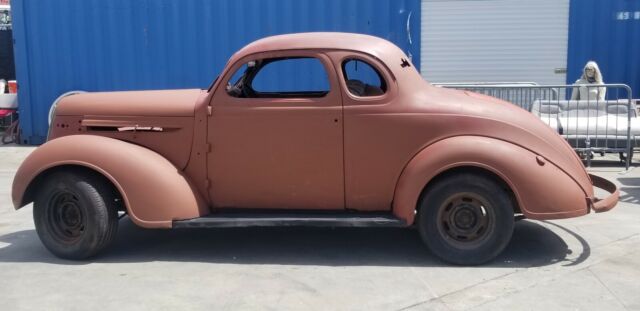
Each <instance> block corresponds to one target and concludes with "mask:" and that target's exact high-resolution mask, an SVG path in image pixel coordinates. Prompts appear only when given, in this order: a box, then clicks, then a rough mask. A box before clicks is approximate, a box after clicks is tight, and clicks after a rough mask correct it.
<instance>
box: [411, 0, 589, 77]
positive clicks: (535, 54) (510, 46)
mask: <svg viewBox="0 0 640 311" xmlns="http://www.w3.org/2000/svg"><path fill="white" fill-rule="evenodd" d="M568 25H569V0H536V1H528V0H422V47H421V71H422V75H423V77H424V78H425V79H427V80H428V81H430V82H536V83H539V84H565V82H566V75H565V72H564V71H565V70H566V66H567V40H568ZM576 79H577V78H576Z"/></svg>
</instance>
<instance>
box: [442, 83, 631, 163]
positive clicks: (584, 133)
mask: <svg viewBox="0 0 640 311" xmlns="http://www.w3.org/2000/svg"><path fill="white" fill-rule="evenodd" d="M440 86H441V87H447V88H454V89H463V90H467V91H472V92H477V93H481V94H485V95H489V96H493V97H496V98H499V99H502V100H505V101H508V102H511V103H513V104H514V105H517V106H519V107H521V108H523V109H525V110H527V111H530V112H531V113H533V114H534V115H536V116H537V117H539V118H540V119H541V120H542V122H544V123H546V124H547V125H549V126H550V127H551V128H553V129H554V130H556V132H558V134H559V135H561V136H562V137H564V138H565V139H566V140H567V142H568V143H569V144H570V145H571V147H573V149H574V150H576V151H577V152H578V153H581V154H583V155H584V156H585V158H586V160H587V163H588V165H590V164H591V155H592V154H593V153H619V154H620V159H621V160H623V161H624V162H625V165H626V167H627V168H629V165H630V163H631V157H632V155H633V148H635V147H636V146H640V144H638V143H639V142H637V141H636V139H639V138H640V118H638V110H637V107H636V104H635V102H634V101H633V100H632V91H631V88H630V87H629V86H627V85H624V84H604V85H522V84H518V83H501V84H493V85H487V84H444V85H440ZM605 92H606V96H605V94H604V93H605ZM605 98H606V99H605Z"/></svg>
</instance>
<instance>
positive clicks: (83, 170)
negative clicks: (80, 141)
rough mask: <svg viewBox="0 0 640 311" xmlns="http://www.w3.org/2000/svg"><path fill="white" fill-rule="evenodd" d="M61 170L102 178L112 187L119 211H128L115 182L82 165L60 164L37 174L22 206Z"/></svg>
mask: <svg viewBox="0 0 640 311" xmlns="http://www.w3.org/2000/svg"><path fill="white" fill-rule="evenodd" d="M60 171H66V172H74V173H77V174H83V175H89V176H92V177H93V178H96V179H100V180H102V181H103V182H104V183H105V184H106V185H109V186H110V189H111V191H112V192H111V194H112V197H113V198H114V199H115V200H116V201H117V202H119V204H118V211H126V208H125V206H124V201H123V199H122V194H121V193H120V191H118V189H117V188H116V186H115V185H114V184H113V182H111V180H109V178H107V177H105V176H104V175H103V174H101V173H100V172H98V171H96V170H93V169H91V168H88V167H86V166H81V165H60V166H55V167H52V168H49V169H46V170H45V171H43V172H41V173H40V174H38V176H36V178H34V179H33V180H32V181H31V183H29V186H27V190H26V191H25V193H24V196H23V198H22V202H21V204H20V206H25V205H27V204H29V203H31V202H33V201H34V200H35V196H36V190H37V189H39V188H40V186H41V185H42V183H43V182H44V181H45V180H46V179H47V178H48V177H49V176H51V174H53V173H56V172H60Z"/></svg>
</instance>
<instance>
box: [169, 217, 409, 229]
mask: <svg viewBox="0 0 640 311" xmlns="http://www.w3.org/2000/svg"><path fill="white" fill-rule="evenodd" d="M406 226H407V224H406V222H405V221H404V220H400V219H398V218H395V217H394V216H392V215H389V214H371V213H366V214H365V213H362V214H353V213H349V214H347V213H331V214H328V213H315V214H310V213H300V214H291V213H290V214H283V213H262V214H259V213H219V214H211V215H208V216H205V217H200V218H194V219H188V220H174V221H173V228H238V227H406Z"/></svg>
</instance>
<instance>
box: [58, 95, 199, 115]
mask: <svg viewBox="0 0 640 311" xmlns="http://www.w3.org/2000/svg"><path fill="white" fill-rule="evenodd" d="M202 92H203V91H202V90H198V89H191V90H165V91H130V92H105V93H83V94H76V95H72V96H69V97H65V98H64V99H62V100H61V102H60V104H59V106H58V107H57V109H56V115H58V116H80V115H85V116H87V115H97V116H149V117H193V115H194V113H195V112H194V111H195V105H196V102H197V100H198V98H199V96H200V94H201V93H202Z"/></svg>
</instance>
